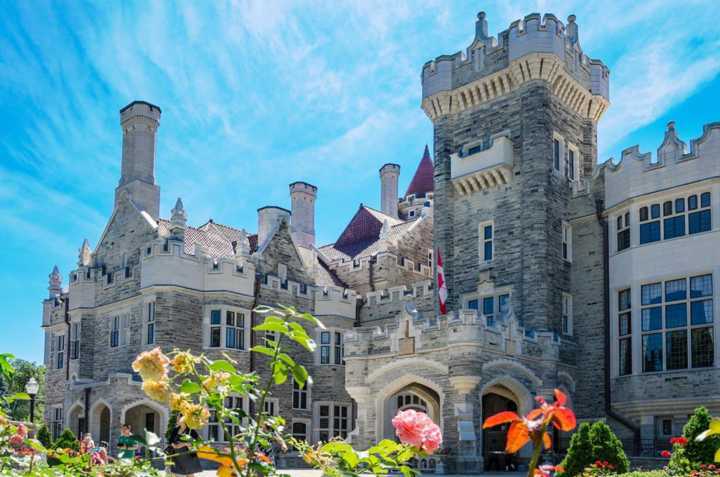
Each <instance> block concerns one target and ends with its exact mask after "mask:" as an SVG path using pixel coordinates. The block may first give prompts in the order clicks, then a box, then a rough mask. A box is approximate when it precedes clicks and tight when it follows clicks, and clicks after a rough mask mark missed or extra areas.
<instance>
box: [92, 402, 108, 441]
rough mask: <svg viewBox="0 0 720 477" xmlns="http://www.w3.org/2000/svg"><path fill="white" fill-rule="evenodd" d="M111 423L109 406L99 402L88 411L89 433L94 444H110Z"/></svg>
mask: <svg viewBox="0 0 720 477" xmlns="http://www.w3.org/2000/svg"><path fill="white" fill-rule="evenodd" d="M111 422H112V410H111V408H110V405H109V404H108V403H107V402H105V401H103V400H100V401H98V402H96V403H95V404H94V405H93V406H92V408H91V410H90V433H91V434H92V436H93V439H94V440H95V442H96V443H98V444H99V443H101V442H107V443H108V445H109V444H110V425H111Z"/></svg>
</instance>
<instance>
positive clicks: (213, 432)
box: [207, 396, 245, 442]
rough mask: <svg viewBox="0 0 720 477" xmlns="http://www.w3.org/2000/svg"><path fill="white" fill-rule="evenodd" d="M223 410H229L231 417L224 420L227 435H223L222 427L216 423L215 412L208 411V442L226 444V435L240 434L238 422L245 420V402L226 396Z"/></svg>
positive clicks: (238, 397) (235, 397) (237, 397)
mask: <svg viewBox="0 0 720 477" xmlns="http://www.w3.org/2000/svg"><path fill="white" fill-rule="evenodd" d="M223 406H224V407H225V409H227V410H229V411H230V412H231V413H232V414H233V417H234V418H235V419H233V417H227V418H226V419H225V429H226V430H227V434H225V433H223V429H222V426H221V425H220V423H219V422H218V418H217V414H216V413H215V411H210V419H209V420H208V426H207V428H208V440H210V441H214V442H227V441H228V439H229V437H230V436H229V435H228V434H232V435H233V436H235V435H237V434H239V433H240V432H241V428H240V426H241V425H240V422H242V419H243V418H245V400H244V399H243V397H241V396H227V397H226V398H225V402H224V404H223Z"/></svg>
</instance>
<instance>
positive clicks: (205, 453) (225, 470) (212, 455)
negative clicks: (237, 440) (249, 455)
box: [197, 446, 248, 477]
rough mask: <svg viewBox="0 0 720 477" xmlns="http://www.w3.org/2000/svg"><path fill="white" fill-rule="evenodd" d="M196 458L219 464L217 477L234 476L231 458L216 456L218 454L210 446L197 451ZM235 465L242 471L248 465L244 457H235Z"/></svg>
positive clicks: (221, 455)
mask: <svg viewBox="0 0 720 477" xmlns="http://www.w3.org/2000/svg"><path fill="white" fill-rule="evenodd" d="M197 456H198V457H199V458H200V459H205V460H209V461H212V462H215V463H217V464H220V467H218V470H217V475H218V477H233V476H234V475H235V466H233V460H232V457H230V456H229V455H223V454H218V452H217V451H216V450H215V449H213V448H212V447H210V446H202V447H200V448H198V450H197ZM235 463H236V464H237V465H238V467H239V468H241V469H243V468H245V466H246V465H247V463H248V460H247V459H246V458H245V457H236V458H235Z"/></svg>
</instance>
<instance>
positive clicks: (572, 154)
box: [566, 149, 575, 181]
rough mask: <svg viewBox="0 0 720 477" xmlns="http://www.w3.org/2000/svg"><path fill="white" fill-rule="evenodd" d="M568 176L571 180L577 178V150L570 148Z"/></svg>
mask: <svg viewBox="0 0 720 477" xmlns="http://www.w3.org/2000/svg"><path fill="white" fill-rule="evenodd" d="M566 176H567V178H568V179H569V180H571V181H574V180H575V151H574V150H572V149H568V160H567V171H566Z"/></svg>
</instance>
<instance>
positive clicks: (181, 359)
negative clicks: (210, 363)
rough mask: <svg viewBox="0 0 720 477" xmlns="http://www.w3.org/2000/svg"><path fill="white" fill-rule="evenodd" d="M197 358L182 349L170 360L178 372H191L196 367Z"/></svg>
mask: <svg viewBox="0 0 720 477" xmlns="http://www.w3.org/2000/svg"><path fill="white" fill-rule="evenodd" d="M196 362H197V358H195V356H193V355H192V354H190V353H189V352H187V351H182V352H180V353H178V354H176V355H175V357H174V358H173V359H172V361H170V365H171V366H172V368H173V370H174V371H175V372H176V373H178V374H189V373H192V372H193V370H194V369H195V363H196Z"/></svg>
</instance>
